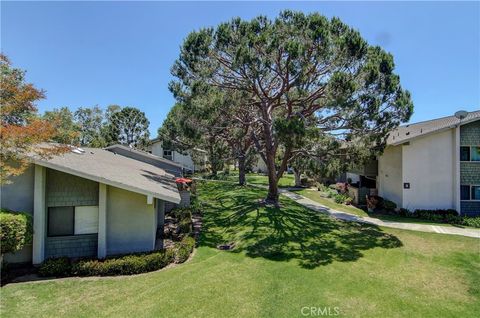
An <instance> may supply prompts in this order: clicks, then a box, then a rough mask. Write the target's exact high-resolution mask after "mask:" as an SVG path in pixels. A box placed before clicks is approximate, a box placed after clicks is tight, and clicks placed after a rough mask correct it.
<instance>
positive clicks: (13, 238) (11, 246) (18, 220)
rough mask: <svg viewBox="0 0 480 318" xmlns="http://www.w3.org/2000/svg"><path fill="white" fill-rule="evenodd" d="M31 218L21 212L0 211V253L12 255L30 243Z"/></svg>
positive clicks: (31, 232) (31, 231) (31, 233)
mask: <svg viewBox="0 0 480 318" xmlns="http://www.w3.org/2000/svg"><path fill="white" fill-rule="evenodd" d="M32 235H33V229H32V217H31V216H30V215H29V214H26V213H23V212H14V211H9V210H5V209H2V210H1V211H0V241H1V242H2V244H1V246H2V247H1V253H2V254H5V253H14V252H16V251H18V250H21V249H22V248H23V247H24V246H25V245H26V244H30V243H31V242H32Z"/></svg>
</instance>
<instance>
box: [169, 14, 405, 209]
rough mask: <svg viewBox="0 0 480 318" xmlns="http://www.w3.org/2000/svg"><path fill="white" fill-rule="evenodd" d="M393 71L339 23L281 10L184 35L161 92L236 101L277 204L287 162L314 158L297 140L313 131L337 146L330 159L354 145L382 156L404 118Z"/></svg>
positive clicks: (346, 154) (389, 61)
mask: <svg viewBox="0 0 480 318" xmlns="http://www.w3.org/2000/svg"><path fill="white" fill-rule="evenodd" d="M394 68H395V65H394V62H393V56H392V55H391V54H390V53H387V52H385V51H384V50H383V49H382V48H380V47H378V46H371V45H369V44H368V43H367V42H366V41H365V40H364V39H363V38H362V37H361V35H360V33H359V32H358V31H356V30H354V29H353V28H351V27H349V26H348V25H346V24H344V23H343V22H342V21H340V19H338V18H332V19H328V18H326V17H324V16H322V15H320V14H318V13H312V14H304V13H301V12H293V11H288V10H287V11H283V12H281V13H280V14H279V16H278V17H276V18H275V19H273V20H270V19H268V18H267V17H265V16H259V17H256V18H254V19H252V20H250V21H244V20H242V19H240V18H235V19H233V20H231V21H229V22H225V23H221V24H219V25H218V26H217V27H215V28H205V29H201V30H199V31H194V32H191V33H190V34H189V35H188V36H187V38H186V39H185V41H184V43H183V45H182V46H181V49H180V56H179V58H178V59H177V61H176V62H175V64H174V66H173V67H172V74H173V75H174V76H175V77H176V80H174V81H173V82H172V83H171V85H170V87H171V89H172V91H174V92H175V96H176V97H177V99H178V100H181V99H182V98H184V96H188V97H189V98H193V99H195V98H202V97H201V96H200V94H199V92H201V91H202V90H201V89H198V88H199V87H203V86H205V85H207V86H209V87H213V88H215V89H216V90H220V91H221V92H223V93H224V94H227V95H230V94H232V95H233V94H242V95H243V96H244V97H245V98H244V99H243V100H242V103H241V105H242V107H246V108H248V110H249V114H250V115H251V116H252V119H251V121H249V122H250V124H249V125H250V127H251V128H252V129H250V133H249V134H250V137H251V138H252V140H253V143H254V144H255V147H256V149H257V151H258V152H259V153H260V155H261V156H262V158H263V160H265V163H266V165H267V168H268V177H269V193H268V196H267V199H266V200H267V201H268V202H272V203H276V202H277V201H278V187H277V183H278V180H279V178H280V177H281V176H282V175H283V173H284V171H285V170H286V168H287V166H288V164H289V162H290V161H292V159H294V158H295V157H296V156H308V157H311V158H316V160H322V155H321V153H322V152H324V149H323V150H322V149H321V148H319V147H315V148H314V149H312V148H311V147H307V146H308V145H309V143H308V142H305V140H306V139H308V138H309V136H310V135H311V134H312V133H315V134H317V135H320V136H327V135H328V136H332V137H334V138H335V139H336V140H339V141H342V142H341V147H337V148H336V149H334V150H332V151H334V152H335V154H334V153H331V154H330V155H329V156H330V157H333V156H338V157H341V158H343V160H344V161H354V160H356V159H355V157H354V156H351V155H350V153H351V152H350V151H351V150H353V151H354V152H355V151H357V150H358V149H359V148H360V147H363V148H368V149H369V150H370V151H369V155H370V156H371V155H374V154H375V153H377V152H379V151H382V149H383V147H384V145H385V139H386V135H387V134H388V132H389V131H390V130H391V129H393V128H395V127H396V126H398V125H399V124H400V123H401V122H404V121H406V120H408V119H409V117H410V116H411V114H412V111H413V104H412V101H411V97H410V93H409V92H408V91H406V90H404V89H403V88H402V87H401V85H400V77H399V76H398V75H397V74H395V73H394ZM239 122H241V121H239ZM323 139H325V138H323ZM280 152H281V153H282V154H283V155H282V159H281V161H280V163H279V165H278V166H276V164H275V158H276V155H277V154H278V153H280Z"/></svg>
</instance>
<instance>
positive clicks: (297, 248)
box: [200, 183, 402, 269]
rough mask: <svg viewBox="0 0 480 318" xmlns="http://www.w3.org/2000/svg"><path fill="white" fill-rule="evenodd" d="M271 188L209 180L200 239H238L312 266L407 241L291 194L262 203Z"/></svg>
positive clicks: (260, 252) (267, 254)
mask: <svg viewBox="0 0 480 318" xmlns="http://www.w3.org/2000/svg"><path fill="white" fill-rule="evenodd" d="M265 194H266V193H265V191H264V190H259V189H257V188H250V187H239V186H236V185H230V184H214V183H205V184H203V185H202V187H201V189H200V200H201V202H202V206H203V208H204V217H203V222H204V223H203V230H202V236H201V239H200V245H203V246H209V247H217V246H218V245H221V244H227V243H231V242H234V243H235V249H233V250H232V252H245V253H246V255H247V256H250V257H263V258H266V259H269V260H274V261H291V260H296V261H297V262H298V264H299V265H300V266H301V267H303V268H309V269H312V268H315V267H318V266H321V265H328V264H330V263H332V262H334V261H340V262H350V261H356V260H357V259H359V258H361V257H362V256H363V251H365V250H369V249H372V248H377V247H379V248H396V247H401V246H402V242H401V241H400V240H399V239H398V238H397V237H395V236H394V235H391V234H388V233H385V232H383V231H382V230H381V229H380V228H379V227H377V226H375V225H367V224H360V223H356V222H344V221H340V220H336V219H333V218H331V217H329V216H327V215H324V214H321V213H319V212H316V211H313V210H310V209H307V208H305V207H302V206H301V205H299V204H297V203H295V202H293V201H292V200H290V199H287V198H281V205H282V208H274V207H262V206H260V205H259V204H258V200H259V199H260V198H263V197H264V196H265Z"/></svg>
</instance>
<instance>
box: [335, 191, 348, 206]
mask: <svg viewBox="0 0 480 318" xmlns="http://www.w3.org/2000/svg"><path fill="white" fill-rule="evenodd" d="M333 200H334V201H335V203H339V204H345V203H346V202H349V204H350V203H351V202H352V200H351V198H350V197H349V196H348V195H346V194H341V193H338V194H335V195H334V196H333Z"/></svg>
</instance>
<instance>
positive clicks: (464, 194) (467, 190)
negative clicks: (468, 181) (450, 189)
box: [460, 185, 480, 201]
mask: <svg viewBox="0 0 480 318" xmlns="http://www.w3.org/2000/svg"><path fill="white" fill-rule="evenodd" d="M460 200H462V201H480V185H461V186H460Z"/></svg>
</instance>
